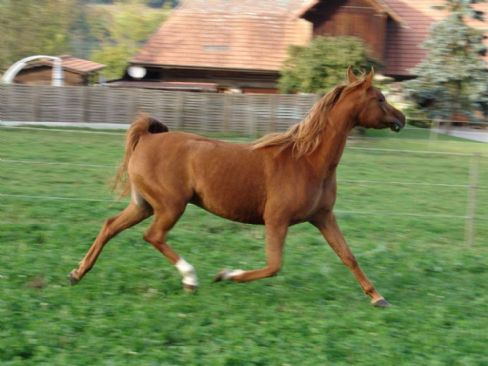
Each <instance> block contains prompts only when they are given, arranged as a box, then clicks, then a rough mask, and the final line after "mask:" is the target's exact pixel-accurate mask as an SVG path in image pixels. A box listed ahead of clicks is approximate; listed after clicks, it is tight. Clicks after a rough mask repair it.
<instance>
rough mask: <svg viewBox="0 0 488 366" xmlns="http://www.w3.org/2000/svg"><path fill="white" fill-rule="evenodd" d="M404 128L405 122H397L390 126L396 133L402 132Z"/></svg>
mask: <svg viewBox="0 0 488 366" xmlns="http://www.w3.org/2000/svg"><path fill="white" fill-rule="evenodd" d="M403 127H405V122H401V121H400V120H395V121H393V122H392V123H391V124H390V129H391V130H392V131H395V132H400V130H401V129H402V128H403Z"/></svg>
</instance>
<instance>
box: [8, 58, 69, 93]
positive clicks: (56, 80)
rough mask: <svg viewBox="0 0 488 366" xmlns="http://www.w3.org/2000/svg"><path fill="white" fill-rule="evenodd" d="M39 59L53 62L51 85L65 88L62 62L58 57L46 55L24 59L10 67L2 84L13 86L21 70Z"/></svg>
mask: <svg viewBox="0 0 488 366" xmlns="http://www.w3.org/2000/svg"><path fill="white" fill-rule="evenodd" d="M37 59H48V60H51V61H53V74H52V82H51V85H53V86H63V70H62V68H61V64H62V60H61V58H59V57H56V56H46V55H36V56H29V57H26V58H23V59H22V60H20V61H17V62H16V63H15V64H13V65H12V66H10V67H9V69H8V70H7V71H6V72H5V74H3V76H2V82H3V83H5V84H12V82H13V80H14V78H15V76H16V75H17V74H18V73H19V71H20V70H22V69H23V68H24V66H25V65H26V64H27V63H29V62H31V61H33V60H37Z"/></svg>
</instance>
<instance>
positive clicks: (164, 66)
mask: <svg viewBox="0 0 488 366" xmlns="http://www.w3.org/2000/svg"><path fill="white" fill-rule="evenodd" d="M129 64H130V65H131V66H135V65H137V66H143V67H155V68H159V69H192V70H209V71H215V70H225V71H236V72H243V71H245V72H256V73H263V74H264V73H279V70H275V69H250V68H249V69H248V68H242V67H218V66H199V65H177V64H160V63H154V62H141V61H136V60H131V61H129Z"/></svg>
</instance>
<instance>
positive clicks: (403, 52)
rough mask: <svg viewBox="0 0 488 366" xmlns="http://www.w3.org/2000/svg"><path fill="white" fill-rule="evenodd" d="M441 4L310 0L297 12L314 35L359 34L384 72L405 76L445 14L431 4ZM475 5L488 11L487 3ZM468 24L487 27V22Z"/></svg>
mask: <svg viewBox="0 0 488 366" xmlns="http://www.w3.org/2000/svg"><path fill="white" fill-rule="evenodd" d="M442 4H444V1H443V0H433V1H425V0H382V1H380V0H312V1H309V2H307V4H305V5H304V6H303V8H302V9H300V10H299V12H298V16H300V17H302V18H304V19H307V20H308V21H310V22H311V23H312V24H313V31H312V32H313V36H320V35H323V36H341V35H349V36H355V37H358V38H361V39H362V40H363V41H364V42H365V43H366V44H367V45H368V46H369V49H370V51H371V53H372V56H374V57H375V58H376V59H377V60H378V61H380V62H381V63H382V64H383V65H384V68H383V70H382V73H383V74H385V75H387V76H391V77H394V78H395V79H405V78H410V77H412V76H414V75H412V68H414V67H415V66H416V65H417V64H419V63H420V62H421V61H422V59H423V58H424V57H425V54H426V51H425V50H424V49H423V48H422V47H421V45H422V43H423V41H424V40H425V39H426V38H427V36H428V34H429V30H430V27H431V26H432V25H433V24H434V23H435V22H438V21H440V20H441V19H442V18H443V17H445V16H446V13H445V12H444V11H442V10H438V9H435V8H434V5H442ZM475 6H476V7H477V9H479V10H482V11H484V12H486V13H487V14H488V4H487V3H485V4H476V5H475ZM471 25H472V26H474V27H480V28H482V27H485V29H484V30H485V31H487V29H486V23H483V22H479V21H472V24H471ZM486 44H487V45H488V42H487V43H486ZM486 61H487V62H488V57H486Z"/></svg>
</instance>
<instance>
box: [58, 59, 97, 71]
mask: <svg viewBox="0 0 488 366" xmlns="http://www.w3.org/2000/svg"><path fill="white" fill-rule="evenodd" d="M60 58H61V60H62V61H63V63H62V65H63V68H64V69H66V70H72V71H74V72H77V73H80V74H87V73H90V72H93V71H97V70H100V69H103V68H104V67H105V65H103V64H99V63H97V62H93V61H89V60H84V59H82V58H77V57H73V56H70V55H63V56H60Z"/></svg>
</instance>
